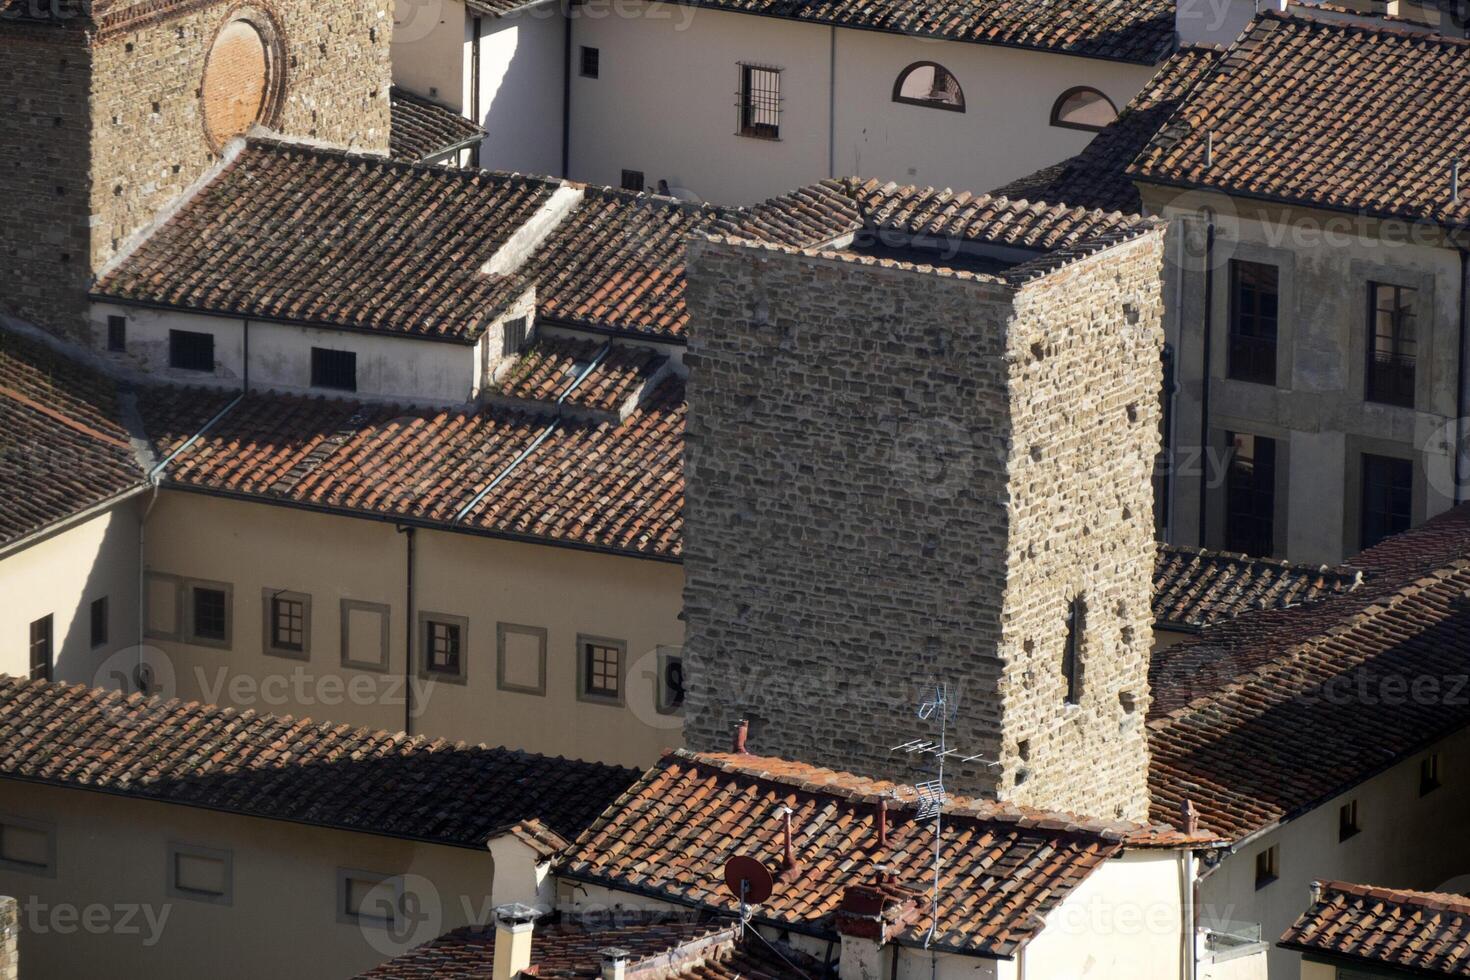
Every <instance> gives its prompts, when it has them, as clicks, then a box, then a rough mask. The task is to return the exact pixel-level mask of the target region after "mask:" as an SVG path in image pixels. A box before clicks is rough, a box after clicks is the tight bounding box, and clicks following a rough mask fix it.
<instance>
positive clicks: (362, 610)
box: [341, 599, 392, 671]
mask: <svg viewBox="0 0 1470 980" xmlns="http://www.w3.org/2000/svg"><path fill="white" fill-rule="evenodd" d="M341 606H342V609H341V613H342V666H344V667H353V668H355V669H357V670H377V671H384V670H387V669H388V626H389V620H390V619H391V618H392V617H391V610H390V609H389V608H388V606H386V605H384V604H383V603H380V602H363V601H361V600H359V599H343V600H342V603H341Z"/></svg>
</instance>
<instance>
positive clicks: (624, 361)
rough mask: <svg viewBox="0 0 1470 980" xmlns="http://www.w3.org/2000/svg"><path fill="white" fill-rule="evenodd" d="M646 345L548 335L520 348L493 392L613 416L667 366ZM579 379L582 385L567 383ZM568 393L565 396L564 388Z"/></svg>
mask: <svg viewBox="0 0 1470 980" xmlns="http://www.w3.org/2000/svg"><path fill="white" fill-rule="evenodd" d="M668 362H669V359H668V358H667V357H665V356H664V355H662V354H659V353H658V352H656V351H654V350H653V349H651V348H648V347H639V346H635V345H632V344H620V343H606V342H603V341H597V340H590V339H588V340H578V339H575V338H571V337H548V338H543V339H541V340H538V341H536V342H535V343H533V344H532V345H531V346H530V347H528V348H526V349H525V350H524V351H522V352H521V354H520V356H519V357H518V358H516V360H515V362H514V363H513V364H512V365H511V367H510V370H509V371H508V372H507V373H506V374H505V376H504V377H503V378H502V379H501V380H500V382H499V383H498V385H497V388H496V393H497V394H498V395H500V396H501V397H503V398H510V399H516V400H520V401H527V402H552V403H554V402H555V401H556V400H557V399H558V398H560V397H562V396H563V395H565V398H566V403H567V404H568V405H572V406H576V407H579V408H589V409H594V410H596V411H600V412H611V413H614V414H616V413H617V412H618V411H619V410H620V409H621V408H622V406H623V405H625V404H626V403H627V402H628V400H629V399H630V398H636V397H637V395H638V393H639V392H640V391H641V390H642V389H643V388H644V386H645V385H647V384H648V383H649V382H650V381H651V380H653V379H654V378H655V377H657V376H658V374H659V372H660V371H661V370H662V369H663V368H664V367H665V366H666V365H667V364H668ZM578 378H581V383H580V384H577V386H576V388H575V389H573V388H572V385H573V384H575V383H576V382H577V379H578ZM569 390H570V391H571V393H570V394H566V393H567V392H568V391H569Z"/></svg>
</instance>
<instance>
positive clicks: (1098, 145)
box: [992, 45, 1223, 214]
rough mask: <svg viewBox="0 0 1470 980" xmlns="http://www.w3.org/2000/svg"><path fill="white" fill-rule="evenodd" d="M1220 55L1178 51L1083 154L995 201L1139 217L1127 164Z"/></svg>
mask: <svg viewBox="0 0 1470 980" xmlns="http://www.w3.org/2000/svg"><path fill="white" fill-rule="evenodd" d="M1222 53H1223V52H1222V50H1221V49H1219V48H1214V47H1207V46H1203V45H1193V46H1190V47H1186V48H1183V49H1181V50H1179V51H1178V52H1176V53H1175V54H1174V55H1173V57H1171V58H1170V59H1169V60H1168V61H1167V62H1165V63H1164V66H1163V67H1162V68H1160V69H1159V73H1158V74H1157V75H1155V76H1154V77H1153V79H1152V80H1151V81H1150V82H1149V83H1148V85H1146V86H1144V89H1143V91H1141V92H1139V93H1138V95H1136V96H1135V97H1134V98H1133V101H1132V102H1130V103H1128V105H1127V106H1125V107H1124V109H1123V111H1122V112H1121V113H1119V114H1118V118H1117V119H1116V120H1114V121H1113V122H1112V123H1111V124H1109V125H1108V127H1107V128H1106V129H1104V130H1103V131H1102V132H1100V133H1098V134H1097V135H1096V136H1094V137H1093V139H1092V142H1091V143H1088V144H1087V148H1086V149H1084V150H1083V151H1082V152H1081V153H1079V154H1077V155H1076V156H1074V157H1069V158H1068V159H1066V160H1063V161H1062V162H1060V163H1057V164H1053V165H1052V166H1050V167H1046V168H1043V169H1042V170H1038V171H1037V172H1036V173H1034V174H1030V175H1028V176H1026V177H1022V178H1020V179H1019V180H1015V181H1012V182H1011V183H1009V184H1007V185H1005V186H1004V187H1001V188H999V189H997V190H995V191H993V192H992V193H993V194H995V195H996V196H997V197H1011V198H1020V199H1023V200H1028V201H1051V202H1055V203H1058V204H1070V205H1074V206H1079V207H1084V208H1097V209H1100V210H1103V211H1121V212H1123V213H1125V214H1141V213H1142V212H1143V201H1142V199H1141V198H1140V197H1139V194H1138V187H1137V185H1135V184H1134V183H1133V180H1132V178H1131V177H1129V176H1128V173H1127V170H1128V165H1129V164H1130V163H1132V162H1133V160H1134V158H1135V157H1137V156H1138V154H1139V153H1141V152H1142V151H1143V149H1144V147H1146V146H1148V143H1149V140H1151V139H1152V138H1153V136H1154V134H1155V133H1156V132H1158V131H1159V129H1160V127H1162V126H1163V125H1164V123H1165V122H1166V121H1167V120H1168V118H1169V117H1170V116H1171V115H1173V113H1174V110H1175V109H1177V108H1178V107H1179V104H1180V103H1181V102H1182V101H1183V100H1184V98H1185V97H1186V96H1187V95H1188V94H1189V93H1190V92H1191V91H1193V89H1194V86H1195V85H1197V84H1198V83H1199V82H1200V80H1201V79H1203V78H1205V77H1207V76H1208V74H1209V72H1210V70H1211V69H1212V68H1214V67H1215V65H1216V64H1218V63H1219V61H1220V58H1221V55H1222Z"/></svg>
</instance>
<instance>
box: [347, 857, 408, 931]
mask: <svg viewBox="0 0 1470 980" xmlns="http://www.w3.org/2000/svg"><path fill="white" fill-rule="evenodd" d="M402 907H403V879H402V878H401V877H399V876H396V875H388V874H380V873H379V872H376V871H354V870H350V869H347V868H338V869H337V919H338V921H340V922H350V923H354V924H358V925H363V924H367V925H379V926H388V925H392V924H393V922H394V920H396V919H397V918H398V916H399V912H400V909H401V908H402Z"/></svg>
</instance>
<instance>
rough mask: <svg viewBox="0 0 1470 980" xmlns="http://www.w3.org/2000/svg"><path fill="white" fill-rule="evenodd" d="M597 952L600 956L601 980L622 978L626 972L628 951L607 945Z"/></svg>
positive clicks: (618, 979)
mask: <svg viewBox="0 0 1470 980" xmlns="http://www.w3.org/2000/svg"><path fill="white" fill-rule="evenodd" d="M598 952H599V954H600V955H601V956H602V980H623V978H624V977H625V976H626V975H627V973H628V956H629V955H630V954H629V953H628V951H627V950H626V949H619V948H618V947H617V946H608V947H606V948H604V949H601V950H599V951H598Z"/></svg>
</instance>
